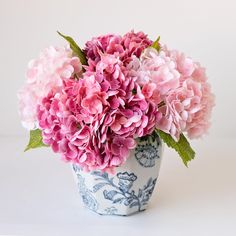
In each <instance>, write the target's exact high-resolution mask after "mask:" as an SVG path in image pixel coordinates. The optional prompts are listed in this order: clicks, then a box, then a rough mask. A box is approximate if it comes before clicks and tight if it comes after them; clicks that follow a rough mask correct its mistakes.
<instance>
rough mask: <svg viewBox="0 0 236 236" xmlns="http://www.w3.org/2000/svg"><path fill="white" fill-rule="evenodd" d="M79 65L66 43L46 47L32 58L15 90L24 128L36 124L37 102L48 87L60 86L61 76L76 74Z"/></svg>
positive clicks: (51, 89)
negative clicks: (23, 80) (22, 79)
mask: <svg viewBox="0 0 236 236" xmlns="http://www.w3.org/2000/svg"><path fill="white" fill-rule="evenodd" d="M81 71H82V65H81V63H80V60H79V58H78V57H74V56H73V55H72V50H71V49H70V48H69V47H68V46H66V47H49V48H46V49H44V51H42V52H41V54H40V55H39V58H38V59H35V60H32V61H31V62H30V63H29V65H28V70H27V73H26V77H27V80H26V84H25V85H24V86H23V87H22V88H21V89H20V90H19V92H18V99H19V112H20V117H21V120H22V124H23V126H24V127H26V128H27V129H35V128H37V126H38V125H37V123H38V122H37V116H36V109H37V105H38V104H40V103H41V100H42V99H43V98H44V97H45V96H47V94H48V93H49V92H50V91H53V92H56V91H58V90H60V89H61V88H62V87H63V80H64V79H69V78H71V77H72V76H73V74H75V73H76V74H77V75H80V74H81Z"/></svg>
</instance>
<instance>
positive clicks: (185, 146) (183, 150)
mask: <svg viewBox="0 0 236 236" xmlns="http://www.w3.org/2000/svg"><path fill="white" fill-rule="evenodd" d="M156 132H157V133H158V134H159V135H160V137H161V139H162V140H163V141H164V142H165V143H166V144H167V146H168V147H171V148H173V149H174V150H175V151H176V152H177V153H178V154H179V155H180V157H181V158H182V161H183V163H184V164H185V166H188V162H189V161H191V160H192V159H194V157H195V152H194V150H193V149H192V148H191V146H190V144H189V142H188V140H187V139H186V138H185V136H184V135H183V134H181V135H180V139H179V141H178V142H176V141H175V140H174V139H173V138H172V137H171V135H170V134H167V133H165V132H163V131H161V130H156Z"/></svg>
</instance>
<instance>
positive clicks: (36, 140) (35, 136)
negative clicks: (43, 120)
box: [24, 129, 48, 152]
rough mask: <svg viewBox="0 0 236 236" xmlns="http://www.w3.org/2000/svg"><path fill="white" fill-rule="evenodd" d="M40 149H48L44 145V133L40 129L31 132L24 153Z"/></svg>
mask: <svg viewBox="0 0 236 236" xmlns="http://www.w3.org/2000/svg"><path fill="white" fill-rule="evenodd" d="M39 147H48V146H47V145H45V144H44V143H43V137H42V131H41V130H40V129H35V130H30V140H29V143H28V145H27V147H26V148H25V150H24V151H25V152H26V151H28V150H30V149H33V148H39Z"/></svg>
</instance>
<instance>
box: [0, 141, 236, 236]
mask: <svg viewBox="0 0 236 236" xmlns="http://www.w3.org/2000/svg"><path fill="white" fill-rule="evenodd" d="M25 143H27V138H25V137H2V138H1V139H0V150H1V158H0V235H92V233H94V234H93V235H95V234H96V235H103V236H105V235H109V236H111V235H112V236H116V235H117V236H118V235H119V236H121V235H122V236H125V235H127V236H130V235H135V236H139V235H140V236H141V235H148V236H151V235H155V236H156V235H160V236H162V235H163V236H165V235H181V236H185V235H186V236H187V235H188V236H193V235H198V236H204V235H207V236H209V235H214V236H217V235H221V236H222V235H227V236H230V235H232V236H233V235H234V236H235V235H236V171H235V169H236V154H235V153H236V140H223V139H222V140H211V142H209V139H208V141H198V142H195V143H194V146H195V148H196V150H197V152H198V155H197V157H196V160H194V161H193V162H192V163H191V164H190V167H189V168H185V167H184V165H183V164H182V163H181V161H180V159H179V158H178V156H177V155H176V154H175V153H174V152H172V151H170V150H168V149H167V148H166V150H165V153H164V160H163V163H162V167H161V173H160V177H159V181H158V185H157V187H156V189H155V193H154V194H153V197H152V199H151V203H150V205H149V208H148V210H146V211H145V212H143V213H139V214H136V215H133V216H129V217H117V216H100V215H97V214H95V213H93V212H90V211H89V210H87V209H85V208H84V207H83V206H82V204H81V203H80V199H79V195H78V194H77V189H76V185H75V183H74V179H73V176H72V173H71V169H70V165H69V164H65V163H63V162H62V161H60V158H59V156H58V155H55V154H53V153H52V152H51V151H50V150H49V149H47V148H42V149H38V150H33V151H29V152H27V153H23V148H24V146H25Z"/></svg>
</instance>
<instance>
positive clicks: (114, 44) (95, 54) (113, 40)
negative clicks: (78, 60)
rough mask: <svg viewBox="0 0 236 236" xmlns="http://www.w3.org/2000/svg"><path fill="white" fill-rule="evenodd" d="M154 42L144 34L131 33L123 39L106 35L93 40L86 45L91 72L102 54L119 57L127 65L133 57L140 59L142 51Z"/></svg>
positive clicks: (118, 36)
mask: <svg viewBox="0 0 236 236" xmlns="http://www.w3.org/2000/svg"><path fill="white" fill-rule="evenodd" d="M151 44H152V41H151V40H149V39H148V37H147V35H145V34H144V33H143V32H137V33H135V32H134V31H131V32H129V33H127V34H125V35H124V36H123V37H122V36H120V35H112V34H109V35H105V36H100V37H97V38H93V39H92V40H91V41H88V42H87V43H86V48H85V52H86V55H87V58H88V63H89V66H90V70H92V69H94V68H95V65H96V64H97V62H99V61H100V58H101V54H103V53H106V54H110V55H115V56H118V57H119V59H120V60H121V61H122V62H123V63H124V64H125V65H126V64H127V63H129V62H130V61H131V57H132V55H135V56H136V57H140V55H141V53H142V51H143V50H144V49H145V48H147V47H149V46H150V45H151Z"/></svg>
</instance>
